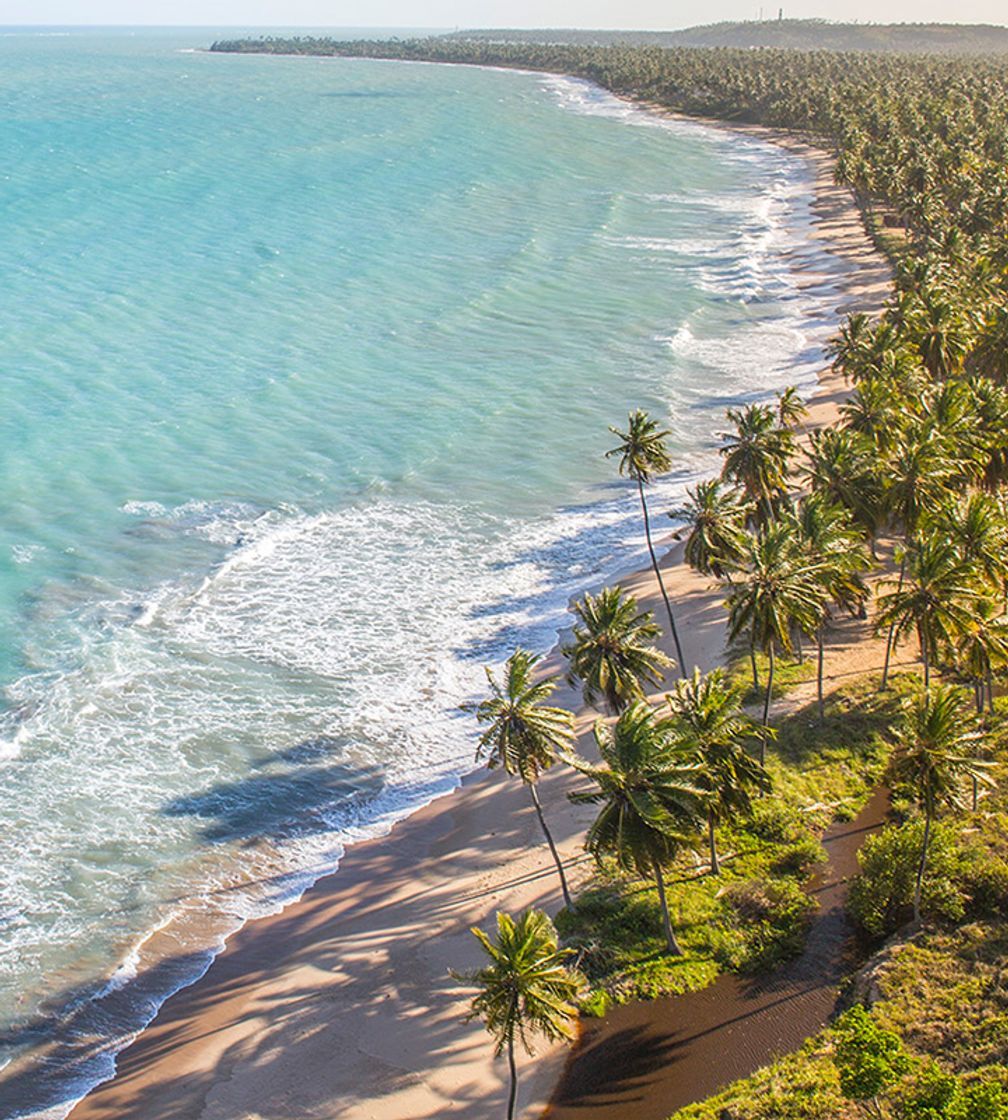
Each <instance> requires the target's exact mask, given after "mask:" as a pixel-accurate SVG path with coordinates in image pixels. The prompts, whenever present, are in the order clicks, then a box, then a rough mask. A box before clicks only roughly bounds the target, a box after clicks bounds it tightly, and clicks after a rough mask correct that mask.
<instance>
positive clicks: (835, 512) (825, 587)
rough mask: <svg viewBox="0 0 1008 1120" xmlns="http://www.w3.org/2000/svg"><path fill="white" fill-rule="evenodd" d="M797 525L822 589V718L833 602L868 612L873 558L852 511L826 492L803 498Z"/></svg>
mask: <svg viewBox="0 0 1008 1120" xmlns="http://www.w3.org/2000/svg"><path fill="white" fill-rule="evenodd" d="M794 526H795V530H796V532H797V535H798V539H799V541H800V543H801V544H802V545H803V546H804V548H805V549H806V551H807V554H808V557H809V559H810V560H811V561H812V562H813V563H815V564H816V579H817V581H818V584H819V588H820V591H821V592H822V596H821V601H820V604H819V617H818V620H817V625H816V644H817V647H818V666H817V672H816V677H817V695H818V703H819V718H820V719H822V718H823V717H824V715H825V699H824V696H823V668H824V660H825V630H826V624H827V623H828V622H829V620H830V618H831V617H832V613H831V610H830V606H831V604H835V605H836V606H838V607H840V608H841V609H843V610H846V611H848V612H849V613H850V614H861V613H863V612H864V606H865V603H866V602H867V600H868V595H869V591H868V586H867V585H866V583H865V581H864V579H863V578H862V572H865V571H867V570H868V568H869V567H870V566H871V561H870V560H869V558H868V555H867V550H866V549H865V545H864V538H863V536H862V534H861V533H860V532H859V530H858V529H857V527H856V526H855V525H854V521H853V519H852V517H851V515H850V514H849V513H848V512H847V510H846V509H844V508H843V506H841V505H838V504H836V503H834V502H831V501H830V499H829V498H828V497H827V496H826V495H825V494H823V493H818V494H817V493H812V494H809V495H807V496H806V497H804V498H803V499H802V500H801V502H800V503H799V505H798V510H797V514H796V516H795V520H794Z"/></svg>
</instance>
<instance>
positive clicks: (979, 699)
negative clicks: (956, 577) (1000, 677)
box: [956, 599, 1008, 716]
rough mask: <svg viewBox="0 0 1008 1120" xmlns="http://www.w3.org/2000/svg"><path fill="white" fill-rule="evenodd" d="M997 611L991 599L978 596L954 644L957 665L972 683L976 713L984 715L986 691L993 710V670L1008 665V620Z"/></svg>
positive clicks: (989, 705)
mask: <svg viewBox="0 0 1008 1120" xmlns="http://www.w3.org/2000/svg"><path fill="white" fill-rule="evenodd" d="M996 613H997V610H996V608H995V606H994V604H993V603H992V602H991V601H990V600H988V599H981V600H980V601H979V602H978V603H977V610H976V612H975V614H974V617H973V618H971V619H970V620H969V622H968V623H967V624H966V625H965V626H964V627H963V630H962V633H961V634H960V636H959V641H958V643H957V645H956V654H957V655H958V658H959V666H960V668H961V670H962V672H963V675H964V676H966V677H967V679H968V680H969V681H970V682H971V683H972V685H973V697H974V700H975V702H976V710H977V715H978V716H979V715H983V710H984V693H985V692H986V694H987V707H988V710H989V711H991V712H993V711H994V670H995V669H1000V668H1004V666H1005V665H1008V619H1006V618H1004V617H1001V618H998V617H995V615H996Z"/></svg>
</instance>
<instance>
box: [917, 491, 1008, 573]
mask: <svg viewBox="0 0 1008 1120" xmlns="http://www.w3.org/2000/svg"><path fill="white" fill-rule="evenodd" d="M927 527H928V531H929V532H931V533H935V534H937V535H939V536H942V537H944V538H945V539H946V540H948V541H950V542H951V543H952V544H953V545H955V547H956V549H957V551H958V553H959V556H960V557H961V558H962V560H964V561H965V562H966V563H967V564H970V565H972V567H973V568H974V570H975V571H976V573H977V576H978V577H979V578H980V579H981V580H982V581H983V582H984V583H986V584H987V585H988V586H989V587H990V588H991V589H992V590H997V589H999V588H1001V587H1002V586H1003V584H1004V582H1005V580H1006V579H1008V525H1006V523H1005V518H1004V513H1003V511H1002V509H1001V506H1000V504H999V502H998V500H997V498H995V497H994V495H993V494H985V493H983V492H981V491H974V492H973V493H972V494H968V495H967V496H966V497H963V498H960V499H958V500H957V501H956V500H952V501H946V502H945V503H943V504H942V505H941V506H940V507H939V508H938V509H937V510H936V511H934V513H933V514H931V515H930V516H929V517H928V523H927Z"/></svg>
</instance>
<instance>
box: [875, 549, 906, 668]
mask: <svg viewBox="0 0 1008 1120" xmlns="http://www.w3.org/2000/svg"><path fill="white" fill-rule="evenodd" d="M905 575H906V553H905V552H904V553H903V559H902V560H901V561H900V574H899V582H898V583H897V584H896V594H897V595H898V594H899V593H900V592H901V591H902V590H903V577H904V576H905ZM895 635H896V623H895V622H893V623H890V625H889V636H888V637H887V638H886V647H885V665H884V666H883V669H882V684H881V686H880V688H883V689H884V688H886V686H887V685H888V684H889V661H890V659H891V658H892V653H893V638H894V637H895Z"/></svg>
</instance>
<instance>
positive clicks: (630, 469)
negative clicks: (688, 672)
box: [606, 408, 686, 673]
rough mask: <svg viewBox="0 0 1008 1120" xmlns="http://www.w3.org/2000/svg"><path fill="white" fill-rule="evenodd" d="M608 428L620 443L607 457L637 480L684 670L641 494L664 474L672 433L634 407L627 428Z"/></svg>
mask: <svg viewBox="0 0 1008 1120" xmlns="http://www.w3.org/2000/svg"><path fill="white" fill-rule="evenodd" d="M609 431H610V432H612V433H613V435H615V436H619V438H620V440H622V442H621V443H620V445H619V447H614V448H613V449H612V450H611V451H607V452H606V458H607V459H609V458H611V457H612V456H613V455H619V457H620V461H619V473H620V474H621V475H626V476H627V477H629V478H632V479H633V480H634V482H636V483H637V493H638V494H639V495H640V503H641V512H642V513H643V514H644V535H645V537H646V538H647V546H648V553H649V554H650V556H651V567H652V568H653V569H654V574H655V578H656V579H657V580H658V587H659V589H660V590H661V595H662V599H664V601H665V610H666V611H667V612H668V620H669V629H670V631H671V633H672V641H673V642H675V648H676V657H677V658H678V659H679V671H680V673H683V672H684V671H685V670H684V669H683V666H684V665H685V664H686V662H685V659H684V658H683V651H682V645H681V644H680V642H679V631H678V630H677V629H676V623H675V616H674V615H673V614H672V604H671V603H670V602H669V597H668V592H667V591H666V590H665V581H664V580H663V579H662V574H661V569H660V568H659V567H658V557H657V556H656V555H655V550H654V544H653V543H652V541H651V518H650V517H649V516H648V507H647V499H646V498H645V496H644V484H645V483H646V482H650V481H651V478H652V476H653V475H656V474H663V473H664V472H665V471H667V470H669V469H670V468H671V466H672V460H671V458H669V453H668V449H667V448H666V446H665V440H666V438H667V437H668V436H669V435H671V434H672V433H671V432H668V431H665V430H664V429H660V428H659V427H658V425H657V423H656V422H655V421H654V420H652V419H651V417H650V416H648V414H647V413H646V412H644V411H643V410H641V409H639V408H638V409H636V410H635V411H634V412H631V413H630V416H629V427H628V429H627V431H625V432H621V431H620V430H619V428H613V427H610V428H609Z"/></svg>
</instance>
